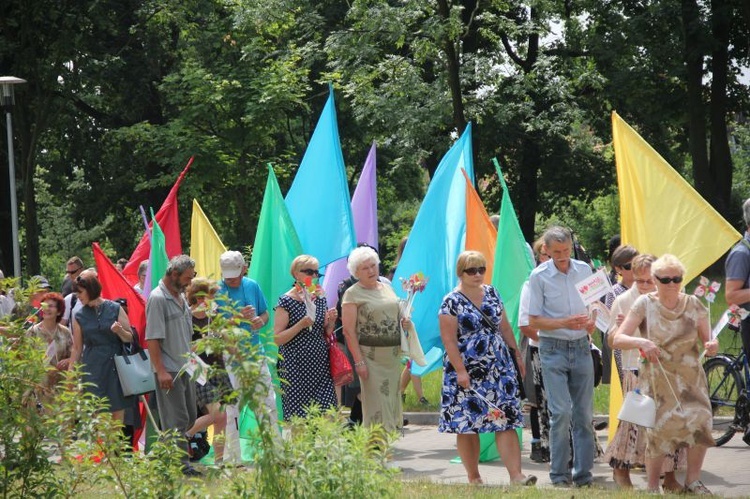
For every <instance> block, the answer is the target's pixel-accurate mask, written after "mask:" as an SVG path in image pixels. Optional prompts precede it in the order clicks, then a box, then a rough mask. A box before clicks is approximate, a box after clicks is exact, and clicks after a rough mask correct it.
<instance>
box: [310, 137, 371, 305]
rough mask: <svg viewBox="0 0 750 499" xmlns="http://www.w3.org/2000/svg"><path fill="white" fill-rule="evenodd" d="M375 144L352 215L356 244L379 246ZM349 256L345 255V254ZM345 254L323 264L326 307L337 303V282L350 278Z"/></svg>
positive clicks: (361, 179)
mask: <svg viewBox="0 0 750 499" xmlns="http://www.w3.org/2000/svg"><path fill="white" fill-rule="evenodd" d="M375 170H376V168H375V144H374V143H373V144H372V147H371V148H370V152H369V153H368V154H367V159H366V160H365V166H364V168H362V174H361V175H360V176H359V182H357V188H356V189H354V196H352V214H353V216H354V229H355V233H356V234H357V243H367V244H369V245H370V246H372V247H373V248H375V249H377V248H378V189H377V185H378V184H377V179H376V175H375ZM347 256H348V255H347ZM346 260H347V258H346V256H345V257H343V258H339V259H338V260H336V261H335V262H333V263H332V264H330V265H328V267H326V273H325V277H324V278H323V290H324V291H325V293H326V299H327V300H328V306H329V307H335V306H336V303H337V302H338V293H337V291H338V285H339V283H340V282H341V281H343V280H344V279H347V278H348V277H349V271H348V270H347V268H346Z"/></svg>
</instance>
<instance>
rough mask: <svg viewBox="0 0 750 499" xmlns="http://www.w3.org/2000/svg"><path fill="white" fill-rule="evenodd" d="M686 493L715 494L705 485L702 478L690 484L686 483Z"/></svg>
mask: <svg viewBox="0 0 750 499" xmlns="http://www.w3.org/2000/svg"><path fill="white" fill-rule="evenodd" d="M685 493H686V494H698V495H701V496H712V495H713V494H712V493H711V491H710V490H708V488H707V487H706V486H705V485H703V482H701V481H700V480H696V481H694V482H693V483H691V484H689V485H685Z"/></svg>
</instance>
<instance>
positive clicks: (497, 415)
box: [471, 388, 508, 425]
mask: <svg viewBox="0 0 750 499" xmlns="http://www.w3.org/2000/svg"><path fill="white" fill-rule="evenodd" d="M471 391H472V392H473V393H474V395H475V396H476V397H477V398H478V399H479V400H481V401H482V402H484V403H485V404H487V407H488V408H489V411H488V412H487V416H486V417H487V421H497V422H498V423H499V424H501V425H505V424H508V420H507V418H506V417H505V413H504V412H503V411H502V409H500V408H499V407H498V406H496V405H495V404H493V403H492V402H490V401H489V400H487V397H485V396H483V395H482V394H480V393H479V392H478V391H476V390H475V389H473V388H471Z"/></svg>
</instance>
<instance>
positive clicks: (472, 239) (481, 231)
mask: <svg viewBox="0 0 750 499" xmlns="http://www.w3.org/2000/svg"><path fill="white" fill-rule="evenodd" d="M461 172H462V173H463V174H464V178H465V179H466V243H465V244H464V248H465V249H466V250H467V251H468V250H473V251H479V252H480V253H482V254H483V255H484V258H485V259H486V260H487V271H486V272H485V273H484V283H485V284H492V264H493V262H494V260H495V245H496V244H497V229H495V226H494V225H492V221H491V220H490V216H489V215H488V214H487V210H486V209H485V208H484V204H482V200H481V199H479V194H478V193H477V191H476V189H474V186H473V185H472V184H471V180H470V179H469V176H468V175H467V174H466V171H465V170H463V169H462V170H461Z"/></svg>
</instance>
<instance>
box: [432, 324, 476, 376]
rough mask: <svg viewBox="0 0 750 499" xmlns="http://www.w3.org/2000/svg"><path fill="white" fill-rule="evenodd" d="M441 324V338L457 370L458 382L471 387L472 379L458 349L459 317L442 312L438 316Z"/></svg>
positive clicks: (449, 358)
mask: <svg viewBox="0 0 750 499" xmlns="http://www.w3.org/2000/svg"><path fill="white" fill-rule="evenodd" d="M438 323H439V324H440V339H441V340H443V346H444V347H445V353H447V354H448V361H449V362H450V363H451V365H452V366H453V369H455V370H456V376H457V379H456V381H457V383H458V384H459V386H462V387H463V388H467V389H468V388H471V379H469V373H467V372H466V366H465V365H464V360H463V359H462V358H461V352H459V351H458V318H456V317H455V316H453V315H447V314H440V315H439V316H438Z"/></svg>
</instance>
